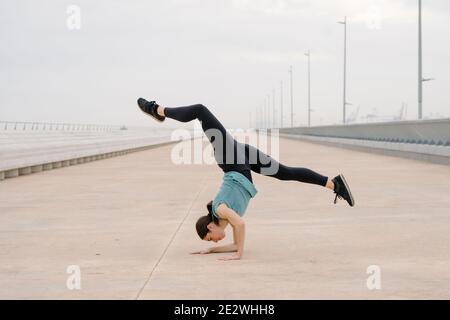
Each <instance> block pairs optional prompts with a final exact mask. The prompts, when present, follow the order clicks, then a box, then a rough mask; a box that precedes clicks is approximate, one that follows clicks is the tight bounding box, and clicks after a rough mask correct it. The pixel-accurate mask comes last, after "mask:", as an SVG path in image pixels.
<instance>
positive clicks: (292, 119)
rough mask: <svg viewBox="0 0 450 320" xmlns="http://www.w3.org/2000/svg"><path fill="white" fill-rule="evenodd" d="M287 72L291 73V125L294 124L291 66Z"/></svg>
mask: <svg viewBox="0 0 450 320" xmlns="http://www.w3.org/2000/svg"><path fill="white" fill-rule="evenodd" d="M289 73H290V75H291V77H290V80H291V127H293V126H294V94H293V92H292V91H293V84H292V66H290V68H289Z"/></svg>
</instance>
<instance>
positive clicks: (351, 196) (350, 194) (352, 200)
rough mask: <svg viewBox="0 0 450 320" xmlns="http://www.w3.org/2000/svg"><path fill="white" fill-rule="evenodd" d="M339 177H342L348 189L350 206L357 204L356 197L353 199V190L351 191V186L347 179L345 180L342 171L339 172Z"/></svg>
mask: <svg viewBox="0 0 450 320" xmlns="http://www.w3.org/2000/svg"><path fill="white" fill-rule="evenodd" d="M339 177H341V179H342V182H344V185H345V188H346V189H347V192H348V195H349V197H350V202H351V203H350V206H351V207H353V206H354V205H355V199H353V195H352V192H351V191H350V188H349V187H348V184H347V181H345V178H344V175H343V174H342V173H341V174H339Z"/></svg>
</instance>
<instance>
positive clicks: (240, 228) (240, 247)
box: [216, 203, 245, 260]
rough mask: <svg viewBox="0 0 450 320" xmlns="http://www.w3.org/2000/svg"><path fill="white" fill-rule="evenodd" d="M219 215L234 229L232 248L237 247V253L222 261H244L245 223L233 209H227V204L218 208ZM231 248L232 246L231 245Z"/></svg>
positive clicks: (222, 204)
mask: <svg viewBox="0 0 450 320" xmlns="http://www.w3.org/2000/svg"><path fill="white" fill-rule="evenodd" d="M216 211H217V214H218V216H219V217H220V218H222V219H227V220H228V222H229V223H230V224H231V226H232V227H233V237H234V243H233V244H232V246H235V248H236V250H235V251H237V253H236V254H235V255H233V256H230V257H225V258H222V259H220V260H238V259H242V256H243V254H244V241H245V222H244V219H242V218H241V217H240V216H239V215H238V214H237V213H236V212H234V210H233V209H230V208H228V207H227V205H226V204H224V203H221V204H220V205H219V206H218V207H217V210H216ZM230 247H231V245H230Z"/></svg>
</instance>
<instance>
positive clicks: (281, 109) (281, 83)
mask: <svg viewBox="0 0 450 320" xmlns="http://www.w3.org/2000/svg"><path fill="white" fill-rule="evenodd" d="M280 113H281V117H280V128H283V81H280Z"/></svg>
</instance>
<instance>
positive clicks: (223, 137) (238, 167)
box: [157, 104, 252, 181]
mask: <svg viewBox="0 0 450 320" xmlns="http://www.w3.org/2000/svg"><path fill="white" fill-rule="evenodd" d="M157 112H158V114H159V115H161V116H165V117H167V118H171V119H174V120H177V121H181V122H189V121H192V120H195V119H198V120H199V121H200V123H201V125H202V129H203V131H204V132H205V135H206V136H207V137H208V140H209V142H210V143H211V144H212V146H213V148H214V157H215V159H216V161H217V164H218V165H219V167H220V168H222V170H223V171H224V172H228V171H238V172H241V173H242V174H244V175H245V176H246V177H247V178H248V179H249V180H250V181H252V178H251V173H250V172H251V171H250V167H249V166H248V164H246V163H245V154H243V153H241V152H239V151H237V146H238V144H237V141H236V140H234V139H233V137H232V136H231V135H230V134H229V133H228V132H227V131H226V129H225V127H224V126H223V125H222V124H221V123H220V121H219V120H217V118H216V117H215V116H214V115H213V114H212V112H211V111H210V110H209V109H208V108H207V107H205V106H204V105H202V104H194V105H191V106H185V107H175V108H168V107H162V106H159V107H158V109H157Z"/></svg>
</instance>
